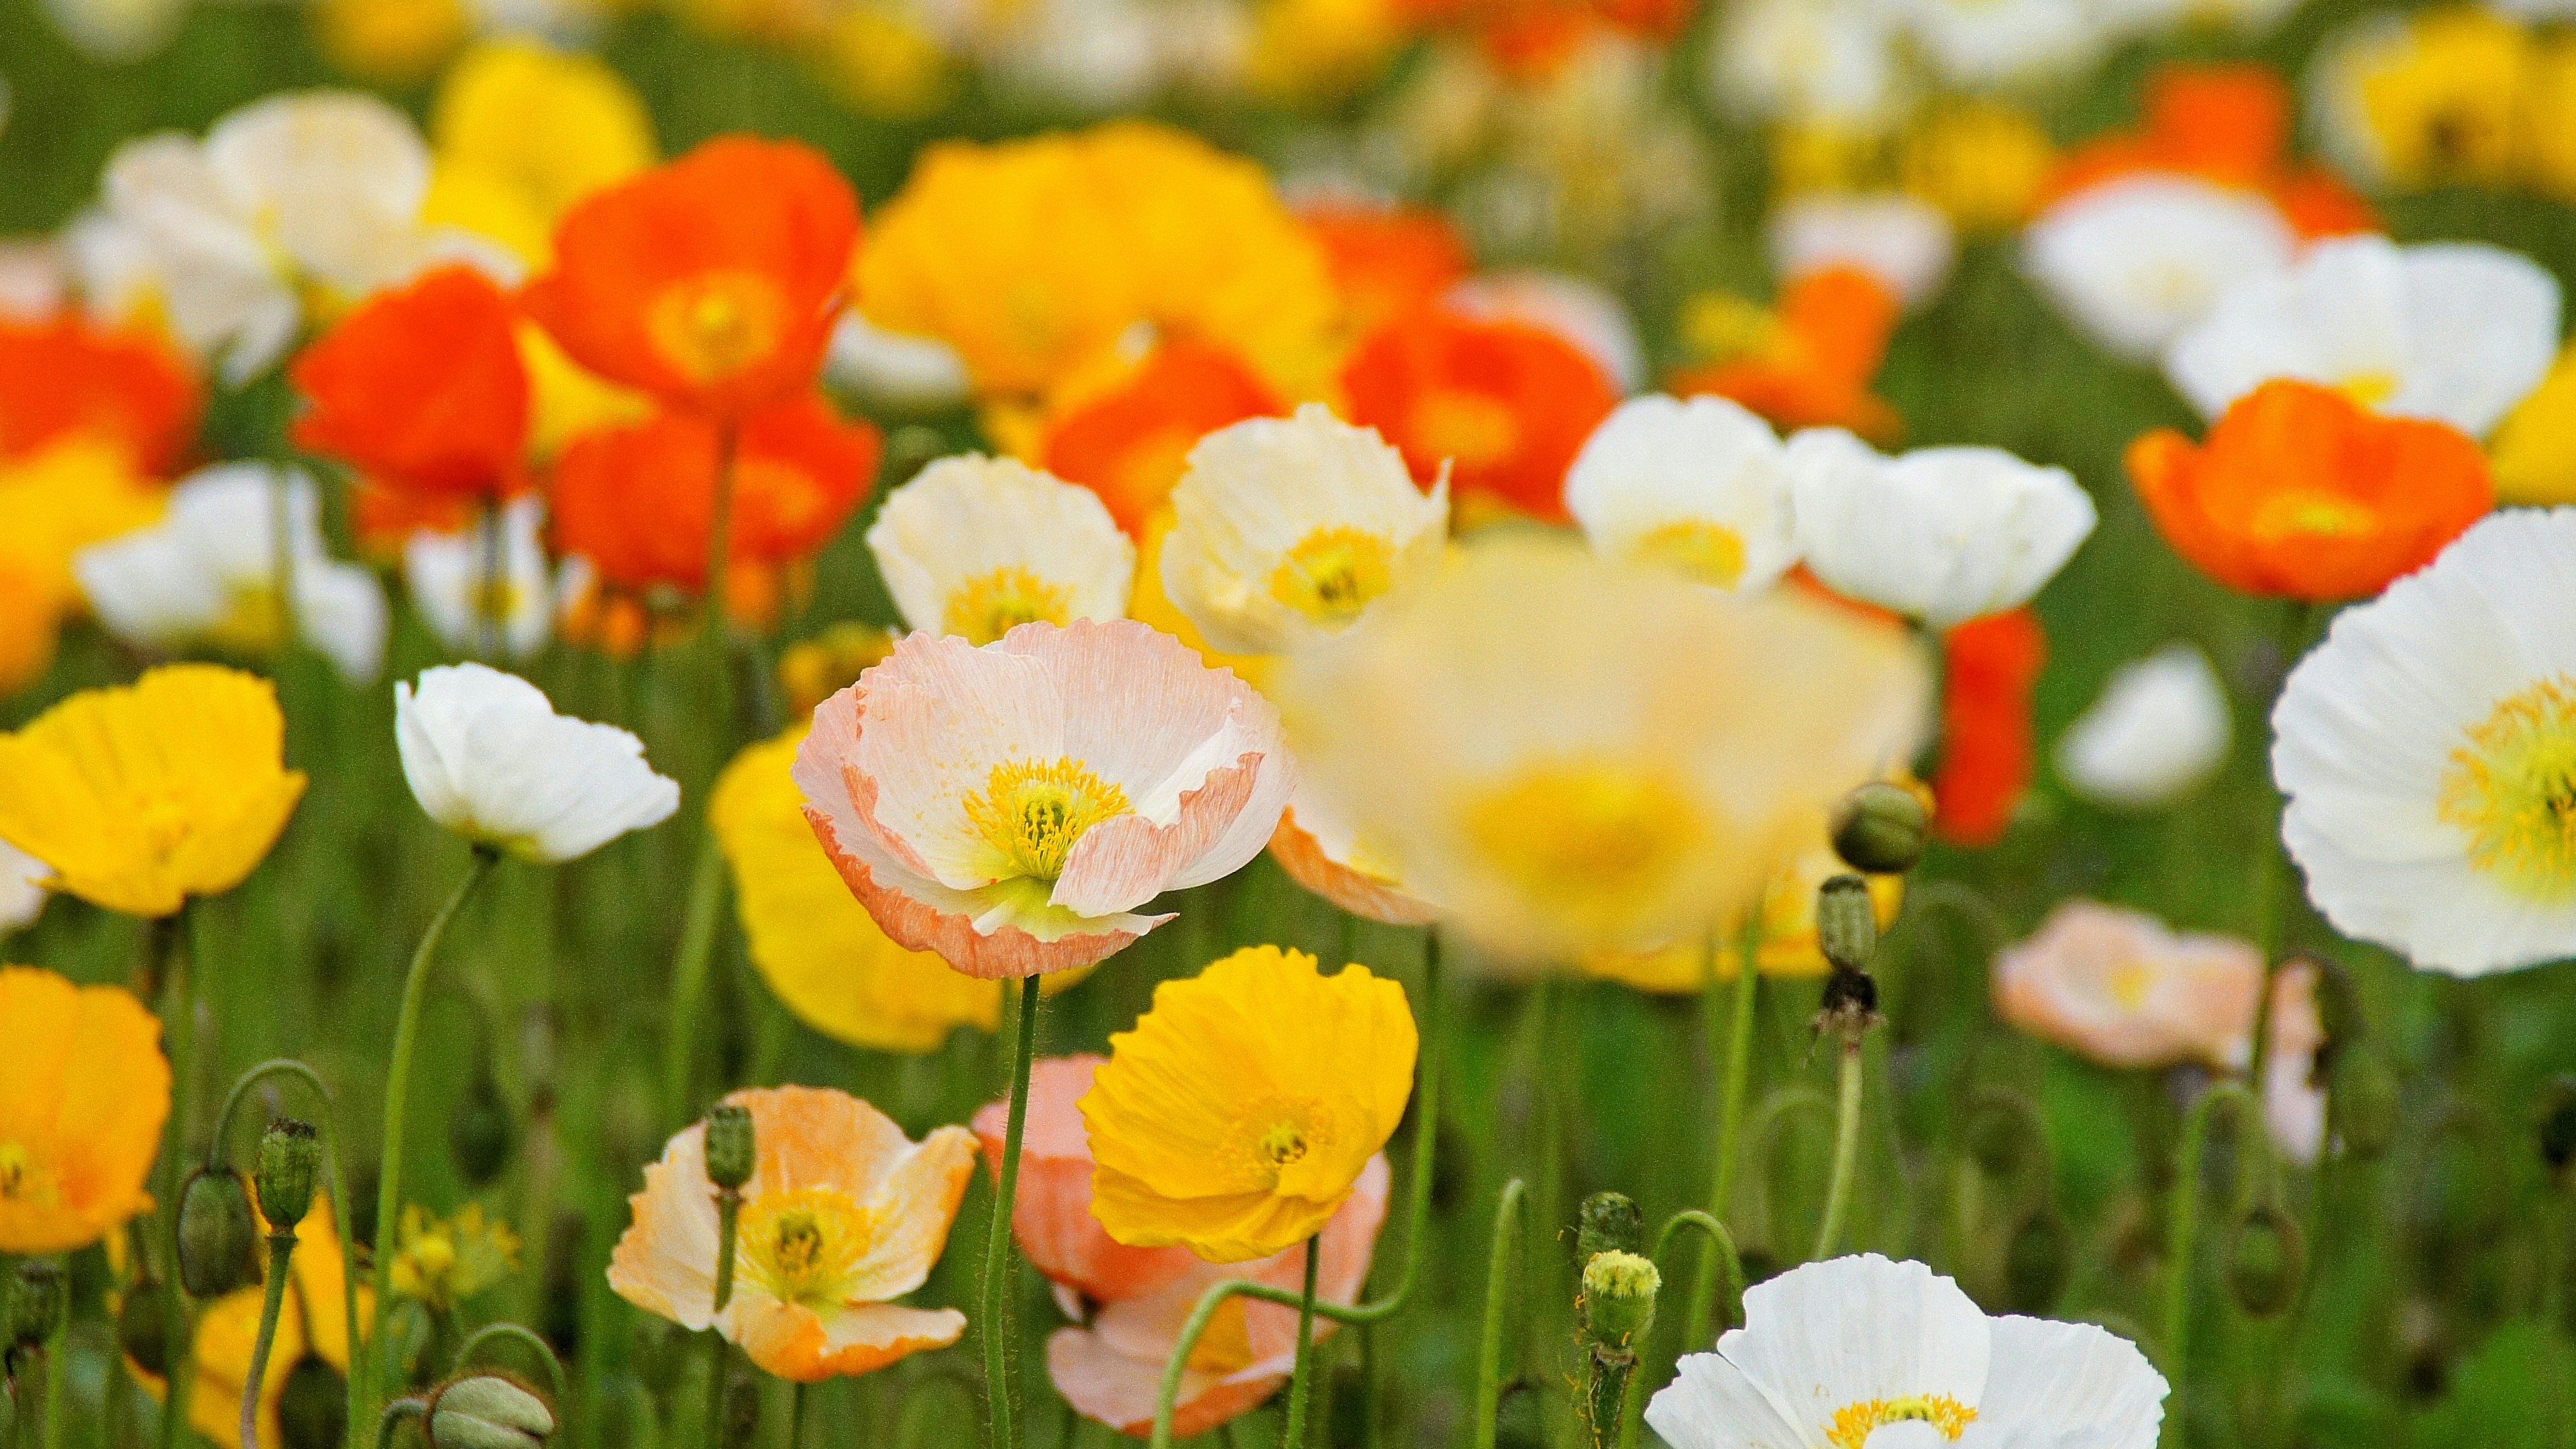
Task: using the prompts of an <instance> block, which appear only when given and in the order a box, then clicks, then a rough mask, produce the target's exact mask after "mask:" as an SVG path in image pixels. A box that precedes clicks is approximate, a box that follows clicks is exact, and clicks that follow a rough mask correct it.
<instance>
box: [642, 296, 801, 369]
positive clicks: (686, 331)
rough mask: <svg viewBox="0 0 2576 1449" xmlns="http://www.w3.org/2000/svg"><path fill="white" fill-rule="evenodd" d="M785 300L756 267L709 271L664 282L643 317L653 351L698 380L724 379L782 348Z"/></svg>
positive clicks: (784, 326) (748, 367) (784, 325)
mask: <svg viewBox="0 0 2576 1449" xmlns="http://www.w3.org/2000/svg"><path fill="white" fill-rule="evenodd" d="M786 310H787V307H786V299H785V298H783V297H781V296H780V295H779V294H778V286H777V284H776V283H774V282H772V281H770V280H769V279H768V278H767V277H764V276H761V275H760V274H758V273H756V272H739V271H731V272H708V273H705V274H704V275H701V276H695V277H691V278H689V279H688V280H686V281H684V282H680V283H677V284H675V285H673V286H670V287H666V288H664V289H663V290H662V293H661V295H659V296H657V297H655V298H654V299H653V306H652V310H651V311H650V312H648V313H647V314H646V316H645V319H644V327H645V333H646V335H647V336H648V337H650V338H651V339H652V342H653V350H654V351H656V352H658V353H660V354H661V355H662V360H663V361H664V362H666V363H669V364H670V365H671V368H672V370H673V371H675V372H677V373H679V374H680V375H681V376H682V377H684V378H687V379H688V380H689V381H691V382H694V383H714V382H722V381H724V380H725V379H727V378H730V377H733V376H735V375H736V374H738V373H742V372H745V371H747V370H749V369H750V368H751V367H752V366H753V365H755V364H757V363H759V362H760V361H762V360H763V359H765V358H767V357H768V356H769V354H770V353H772V352H774V351H776V350H777V348H778V344H779V341H780V339H781V337H783V336H784V334H785V333H786V331H787V317H786Z"/></svg>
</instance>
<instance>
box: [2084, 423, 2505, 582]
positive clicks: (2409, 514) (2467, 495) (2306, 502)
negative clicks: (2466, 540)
mask: <svg viewBox="0 0 2576 1449" xmlns="http://www.w3.org/2000/svg"><path fill="white" fill-rule="evenodd" d="M2128 466H2129V477H2130V479H2131V481H2133V482H2134V483H2136V485H2137V488H2138V497H2139V498H2140V499H2141V500H2142V501H2144V502H2145V504H2146V506H2147V514H2148V516H2149V517H2151V518H2153V519H2154V520H2155V524H2156V529H2157V531H2158V532H2160V533H2162V534H2163V535H2164V536H2165V542H2167V543H2169V544H2171V545H2173V549H2174V551H2175V552H2176V553H2179V554H2181V555H2182V556H2183V557H2184V558H2186V559H2188V560H2190V561H2191V563H2192V566H2193V567H2195V568H2197V569H2199V570H2200V571H2201V572H2202V573H2205V574H2207V575H2209V576H2210V577H2211V578H2213V579H2216V580H2218V581H2219V582H2220V583H2222V584H2225V585H2227V586H2228V587H2230V588H2233V589H2238V590H2242V591H2243V592H2245V593H2249V594H2272V595H2281V596H2285V597H2289V598H2294V599H2308V600H2326V599H2352V598H2360V597H2362V596H2364V595H2368V594H2375V593H2378V592H2379V591H2380V590H2381V589H2382V588H2385V587H2387V585H2388V583H2389V582H2390V581H2391V580H2393V579H2395V578H2397V577H2398V576H2399V575H2401V574H2407V573H2411V572H2413V571H2414V570H2416V569H2418V568H2421V567H2423V566H2424V565H2425V564H2428V563H2431V562H2432V561H2433V556H2434V555H2435V554H2438V553H2440V552H2441V551H2442V546H2443V545H2444V544H2447V543H2449V542H2450V541H2451V540H2452V539H2454V538H2457V537H2458V536H2459V535H2460V534H2461V532H2462V531H2464V530H2465V529H2467V528H2468V526H2469V525H2470V524H2472V523H2475V522H2477V521H2478V519H2479V518H2481V517H2483V516H2485V514H2486V512H2487V510H2488V509H2489V508H2491V507H2493V506H2494V504H2495V486H2494V484H2493V482H2492V481H2491V479H2490V478H2489V476H2488V472H2487V459H2486V454H2485V453H2483V452H2481V451H2479V449H2478V445H2477V444H2476V443H2474V442H2472V441H2470V439H2469V438H2468V436H2467V435H2466V434H2463V433H2461V432H2460V431H2459V430H2457V429H2455V428H2452V427H2450V426H2448V425H2446V424H2443V423H2435V422H2426V421H2423V420H2421V419H2417V418H2395V417H2382V416H2381V415H2379V414H2377V413H2374V412H2372V411H2370V410H2369V409H2368V408H2365V407H2363V406H2362V405H2360V404H2359V403H2356V402H2354V401H2353V400H2352V399H2351V398H2349V397H2347V396H2345V395H2344V394H2342V393H2340V392H2337V391H2335V390H2333V389H2331V388H2323V387H2318V386H2315V385H2314V384H2311V383H2304V382H2294V381H2290V380H2287V379H2281V380H2276V381H2273V382H2267V383H2265V384H2263V385H2262V386H2261V387H2259V388H2256V389H2255V390H2254V391H2252V392H2250V393H2248V394H2246V395H2245V396H2244V397H2241V398H2239V399H2237V400H2236V403H2235V404H2234V405H2233V406H2231V407H2230V408H2228V410H2227V414H2226V416H2224V417H2222V418H2220V419H2219V420H2218V423H2217V425H2216V426H2214V427H2212V428H2211V429H2210V430H2209V436H2208V437H2207V438H2205V439H2204V440H2202V441H2201V442H2200V443H2199V444H2197V445H2195V444H2193V443H2192V441H2191V440H2190V439H2188V438H2186V437H2184V436H2183V435H2182V434H2180V433H2177V432H2175V431H2173V430H2172V429H2171V428H2160V429H2158V430H2157V431H2155V432H2152V433H2149V434H2147V435H2146V436H2144V437H2142V438H2139V439H2138V440H2137V441H2136V442H2133V443H2131V444H2130V445H2129V454H2128Z"/></svg>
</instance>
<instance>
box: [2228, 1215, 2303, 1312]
mask: <svg viewBox="0 0 2576 1449" xmlns="http://www.w3.org/2000/svg"><path fill="white" fill-rule="evenodd" d="M2306 1271H2307V1247H2306V1244H2305V1242H2304V1241H2303V1240H2302V1239H2301V1238H2300V1236H2299V1225H2298V1224H2297V1223H2294V1222H2292V1221H2290V1215H2289V1214H2288V1213H2285V1212H2283V1211H2281V1210H2280V1209H2279V1208H2276V1207H2272V1206H2269V1205H2268V1204H2267V1205H2262V1206H2257V1207H2255V1208H2252V1209H2250V1210H2249V1211H2247V1212H2246V1214H2245V1216H2244V1217H2243V1218H2241V1219H2239V1220H2238V1221H2237V1224H2236V1235H2235V1237H2234V1238H2233V1239H2232V1240H2230V1241H2229V1243H2228V1245H2227V1289H2228V1292H2230V1293H2232V1294H2234V1295H2235V1298H2236V1306H2237V1307H2239V1308H2242V1309H2244V1310H2245V1311H2246V1312H2247V1313H2250V1314H2252V1315H2253V1316H2255V1317H2256V1318H2269V1317H2271V1316H2273V1315H2274V1314H2276V1313H2279V1312H2281V1311H2283V1310H2284V1309H2286V1308H2288V1307H2289V1306H2290V1300H2291V1299H2292V1298H2293V1297H2295V1296H2296V1295H2297V1293H2298V1291H2299V1279H2300V1277H2301V1275H2302V1274H2304V1273H2305V1272H2306Z"/></svg>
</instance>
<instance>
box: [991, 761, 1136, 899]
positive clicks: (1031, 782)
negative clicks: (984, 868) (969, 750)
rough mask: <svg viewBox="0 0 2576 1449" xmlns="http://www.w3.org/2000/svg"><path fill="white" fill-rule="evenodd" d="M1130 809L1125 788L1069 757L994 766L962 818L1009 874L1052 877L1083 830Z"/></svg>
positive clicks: (1033, 878)
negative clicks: (1001, 860)
mask: <svg viewBox="0 0 2576 1449" xmlns="http://www.w3.org/2000/svg"><path fill="white" fill-rule="evenodd" d="M1130 808H1131V807H1130V806H1129V805H1128V803H1127V792H1126V791H1124V790H1121V789H1119V788H1118V787H1117V786H1116V785H1114V784H1111V783H1109V782H1108V781H1105V780H1103V779H1101V778H1100V777H1099V776H1097V775H1095V774H1093V773H1091V770H1090V768H1089V767H1088V766H1085V765H1083V764H1082V763H1081V762H1080V761H1077V760H1069V759H1057V760H1050V761H1047V762H1044V763H1040V762H1038V761H1035V760H1020V761H1015V762H1013V763H1010V764H1005V765H996V766H994V767H993V773H992V775H991V777H990V778H989V779H987V780H986V781H985V785H984V791H983V793H982V794H979V795H970V796H968V797H966V818H967V819H968V820H969V821H971V822H973V823H974V826H975V828H976V829H977V830H980V831H982V832H983V835H984V839H985V840H986V841H988V842H990V843H991V845H992V847H993V849H994V850H996V851H998V852H1000V853H1001V855H1002V856H1003V858H1004V859H1005V860H1006V861H1007V862H1008V863H1009V867H1010V870H1009V875H1010V876H1011V877H1014V878H1026V879H1030V880H1042V881H1052V880H1054V879H1055V878H1056V877H1058V876H1061V875H1063V874H1064V862H1065V858H1066V857H1067V856H1069V855H1071V854H1072V853H1073V846H1074V842H1075V841H1078V840H1080V839H1081V838H1082V835H1083V832H1085V831H1087V830H1089V829H1090V828H1091V827H1093V826H1095V825H1098V824H1099V823H1100V822H1102V821H1104V820H1108V819H1111V818H1113V817H1116V816H1120V815H1124V814H1126V813H1127V812H1128V810H1129V809H1130Z"/></svg>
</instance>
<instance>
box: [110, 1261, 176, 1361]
mask: <svg viewBox="0 0 2576 1449" xmlns="http://www.w3.org/2000/svg"><path fill="white" fill-rule="evenodd" d="M154 1290H155V1285H154V1283H153V1282H152V1280H150V1279H148V1278H137V1279H136V1280H134V1286H132V1287H130V1288H128V1289H126V1290H125V1301H124V1302H123V1303H120V1304H118V1305H117V1309H116V1346H117V1347H118V1348H121V1349H123V1350H125V1356H126V1357H127V1358H130V1359H132V1360H134V1366H135V1367H136V1368H139V1369H141V1370H143V1371H144V1372H145V1373H148V1374H150V1375H152V1376H153V1377H154V1378H167V1377H168V1376H169V1373H170V1320H168V1319H167V1318H164V1317H162V1315H161V1295H160V1294H159V1293H158V1292H156V1291H154Z"/></svg>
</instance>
